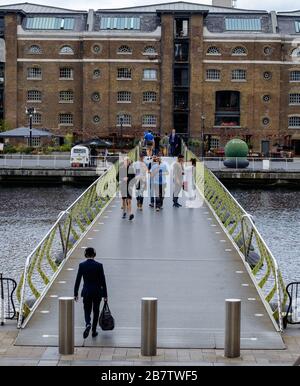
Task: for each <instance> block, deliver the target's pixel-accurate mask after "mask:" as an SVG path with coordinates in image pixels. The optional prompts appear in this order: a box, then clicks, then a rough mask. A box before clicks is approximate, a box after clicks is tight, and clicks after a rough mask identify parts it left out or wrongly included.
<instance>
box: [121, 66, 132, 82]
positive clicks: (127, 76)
mask: <svg viewBox="0 0 300 386" xmlns="http://www.w3.org/2000/svg"><path fill="white" fill-rule="evenodd" d="M131 79H132V70H131V68H128V67H119V68H118V69H117V80H131Z"/></svg>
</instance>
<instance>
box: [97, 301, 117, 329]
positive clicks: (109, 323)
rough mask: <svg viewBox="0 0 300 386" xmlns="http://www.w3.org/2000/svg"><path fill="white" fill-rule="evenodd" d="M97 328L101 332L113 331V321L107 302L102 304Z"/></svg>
mask: <svg viewBox="0 0 300 386" xmlns="http://www.w3.org/2000/svg"><path fill="white" fill-rule="evenodd" d="M99 326H100V327H101V328H102V330H103V331H109V330H113V329H114V328H115V320H114V318H113V316H112V314H111V312H110V309H109V307H108V303H107V301H105V302H104V305H103V308H102V311H101V314H100V317H99Z"/></svg>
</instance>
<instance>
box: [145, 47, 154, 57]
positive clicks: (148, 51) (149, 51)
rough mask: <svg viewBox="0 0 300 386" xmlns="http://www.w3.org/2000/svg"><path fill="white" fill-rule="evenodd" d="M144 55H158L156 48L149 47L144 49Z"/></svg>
mask: <svg viewBox="0 0 300 386" xmlns="http://www.w3.org/2000/svg"><path fill="white" fill-rule="evenodd" d="M143 53H144V54H145V55H156V54H157V51H156V49H155V47H153V46H147V47H145V48H144V52H143Z"/></svg>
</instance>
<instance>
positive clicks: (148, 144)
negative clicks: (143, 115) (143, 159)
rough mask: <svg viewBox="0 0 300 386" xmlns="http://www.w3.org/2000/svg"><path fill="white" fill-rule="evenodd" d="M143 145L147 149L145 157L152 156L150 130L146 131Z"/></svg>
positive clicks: (152, 143)
mask: <svg viewBox="0 0 300 386" xmlns="http://www.w3.org/2000/svg"><path fill="white" fill-rule="evenodd" d="M144 141H145V145H146V147H147V156H148V157H151V156H152V151H153V146H154V135H153V134H152V131H151V130H148V131H146V133H145V135H144Z"/></svg>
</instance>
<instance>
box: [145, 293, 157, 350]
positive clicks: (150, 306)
mask: <svg viewBox="0 0 300 386" xmlns="http://www.w3.org/2000/svg"><path fill="white" fill-rule="evenodd" d="M141 324H142V326H141V327H142V328H141V354H142V355H143V356H155V355H156V346H157V298H142V314H141Z"/></svg>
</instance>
